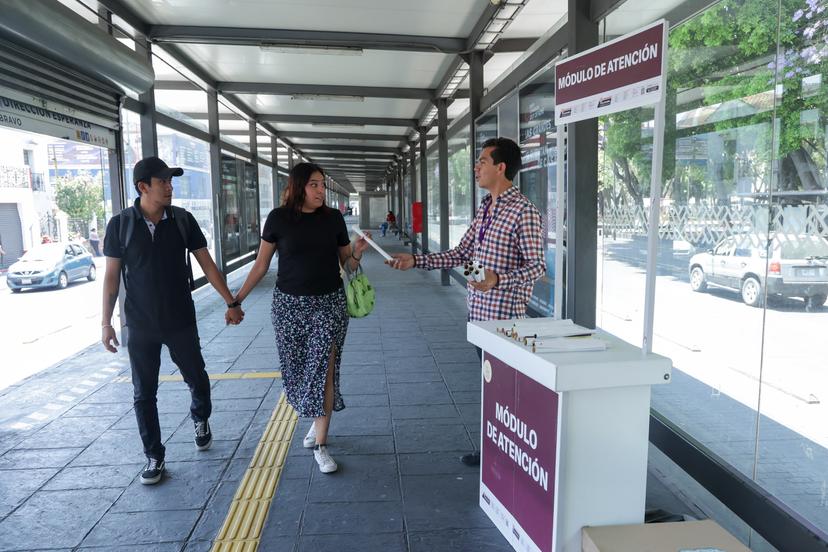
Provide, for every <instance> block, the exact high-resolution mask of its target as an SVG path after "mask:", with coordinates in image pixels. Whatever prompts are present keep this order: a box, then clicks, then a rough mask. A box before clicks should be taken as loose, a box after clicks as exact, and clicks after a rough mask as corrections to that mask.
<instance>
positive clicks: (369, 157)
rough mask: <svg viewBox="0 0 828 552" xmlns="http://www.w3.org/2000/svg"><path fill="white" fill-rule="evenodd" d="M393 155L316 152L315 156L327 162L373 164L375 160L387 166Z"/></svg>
mask: <svg viewBox="0 0 828 552" xmlns="http://www.w3.org/2000/svg"><path fill="white" fill-rule="evenodd" d="M391 157H392V155H391V154H389V153H376V154H373V153H367V154H366V153H339V152H333V151H332V152H316V153H315V154H314V158H315V159H326V160H333V159H349V160H355V161H363V162H365V163H371V162H373V161H374V160H375V159H379V162H380V163H383V164H387V163H388V160H389V159H391Z"/></svg>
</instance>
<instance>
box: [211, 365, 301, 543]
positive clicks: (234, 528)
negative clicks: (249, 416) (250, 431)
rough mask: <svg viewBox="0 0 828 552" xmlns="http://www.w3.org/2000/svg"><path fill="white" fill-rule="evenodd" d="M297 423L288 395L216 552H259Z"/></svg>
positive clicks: (248, 473)
mask: <svg viewBox="0 0 828 552" xmlns="http://www.w3.org/2000/svg"><path fill="white" fill-rule="evenodd" d="M280 375H281V374H280ZM271 377H272V376H271ZM296 422H297V417H296V413H295V412H294V411H293V408H291V407H290V405H289V404H287V401H286V400H285V396H284V394H283V395H281V396H280V397H279V402H278V403H277V404H276V408H274V409H273V414H271V416H270V421H269V422H268V424H267V427H266V428H265V430H264V431H263V432H262V438H261V439H260V440H259V444H258V446H257V447H256V452H255V453H254V454H253V458H252V459H251V460H250V464H249V465H248V467H247V471H246V472H245V474H244V476H243V477H242V479H241V482H240V483H239V488H238V489H237V490H236V494H235V496H234V497H233V502H232V503H231V504H230V510H229V511H228V512H227V517H226V518H225V520H224V524H223V525H222V527H221V529H220V530H219V532H218V534H217V535H216V540H215V542H214V543H213V548H212V552H256V551H257V550H258V547H259V539H260V538H261V535H262V528H263V527H264V523H265V520H266V519H267V512H268V510H269V509H270V503H271V501H272V500H273V496H274V495H275V494H276V487H277V486H278V485H279V478H280V477H281V475H282V468H283V467H284V463H285V459H286V458H287V452H288V449H289V448H290V441H291V440H292V439H293V432H294V430H295V429H296Z"/></svg>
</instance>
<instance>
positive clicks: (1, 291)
mask: <svg viewBox="0 0 828 552" xmlns="http://www.w3.org/2000/svg"><path fill="white" fill-rule="evenodd" d="M95 265H96V266H97V270H98V278H97V279H96V280H95V281H93V282H88V281H87V280H86V279H83V280H75V281H73V282H71V283H70V284H69V287H67V288H66V289H63V290H59V289H44V290H24V291H22V292H20V293H12V292H11V291H10V290H9V289H8V287H6V283H5V280H6V278H5V275H4V276H3V277H2V279H0V335H2V342H3V359H4V361H3V365H2V369H0V391H2V390H3V389H5V388H7V387H8V386H10V385H13V384H14V383H16V382H18V381H20V380H22V379H24V378H26V377H28V376H30V375H32V374H36V373H38V372H40V371H41V370H43V369H45V368H48V367H49V366H51V365H52V364H55V363H57V362H60V361H61V360H63V359H65V358H67V357H70V356H72V355H74V354H75V353H77V352H79V351H82V350H83V349H85V348H86V347H88V346H89V345H91V344H93V343H95V342H97V341H98V340H99V339H100V335H101V328H100V324H101V296H102V293H103V278H104V274H105V272H106V262H105V259H104V257H97V258H96V259H95ZM115 318H116V319H117V310H116V315H115ZM113 325H115V326H117V325H118V323H117V321H116V322H113Z"/></svg>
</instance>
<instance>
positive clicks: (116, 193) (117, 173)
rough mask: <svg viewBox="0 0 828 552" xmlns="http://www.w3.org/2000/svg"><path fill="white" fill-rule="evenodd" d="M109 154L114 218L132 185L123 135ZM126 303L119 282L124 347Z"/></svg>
mask: <svg viewBox="0 0 828 552" xmlns="http://www.w3.org/2000/svg"><path fill="white" fill-rule="evenodd" d="M118 123H119V126H121V127H122V128H123V126H122V125H123V120H122V117H121V112H120V111H119V113H118ZM107 152H108V153H109V156H108V159H107V161H108V163H109V194H110V197H111V198H112V215H113V216H115V215H116V214H118V213H120V212H121V211H123V209H124V208H125V207H126V206H127V205H126V197H127V194H126V189H125V187H126V186H129V185H131V184H132V183H131V182H130V183H125V182H124V169H123V166H124V139H123V133H121V132H116V133H115V149H110V150H107ZM125 302H126V285H125V283H124V282H123V281H121V285H120V287H119V288H118V316H119V317H120V319H121V327H120V328H119V329H120V330H121V345H122V346H124V347H126V346H127V343H128V342H129V327H128V325H127V323H128V321H127V319H126V314H125V313H124V303H125Z"/></svg>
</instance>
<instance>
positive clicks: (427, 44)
mask: <svg viewBox="0 0 828 552" xmlns="http://www.w3.org/2000/svg"><path fill="white" fill-rule="evenodd" d="M148 33H149V37H150V38H151V39H152V40H153V41H156V42H167V43H171V42H172V43H190V44H235V45H246V46H262V47H263V48H267V47H273V48H274V49H276V48H285V49H288V48H291V49H292V48H297V49H299V48H308V49H314V48H319V49H320V50H322V51H323V52H324V49H325V48H331V49H335V48H341V49H353V50H354V52H358V51H361V50H402V51H409V52H435V53H441V54H457V53H460V52H462V51H463V50H464V49H465V47H466V41H465V39H463V38H455V37H442V36H416V35H394V34H382V33H351V32H336V31H312V30H295V29H249V28H242V27H201V26H187V25H151V26H150V27H149V30H148ZM332 53H333V52H332Z"/></svg>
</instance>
